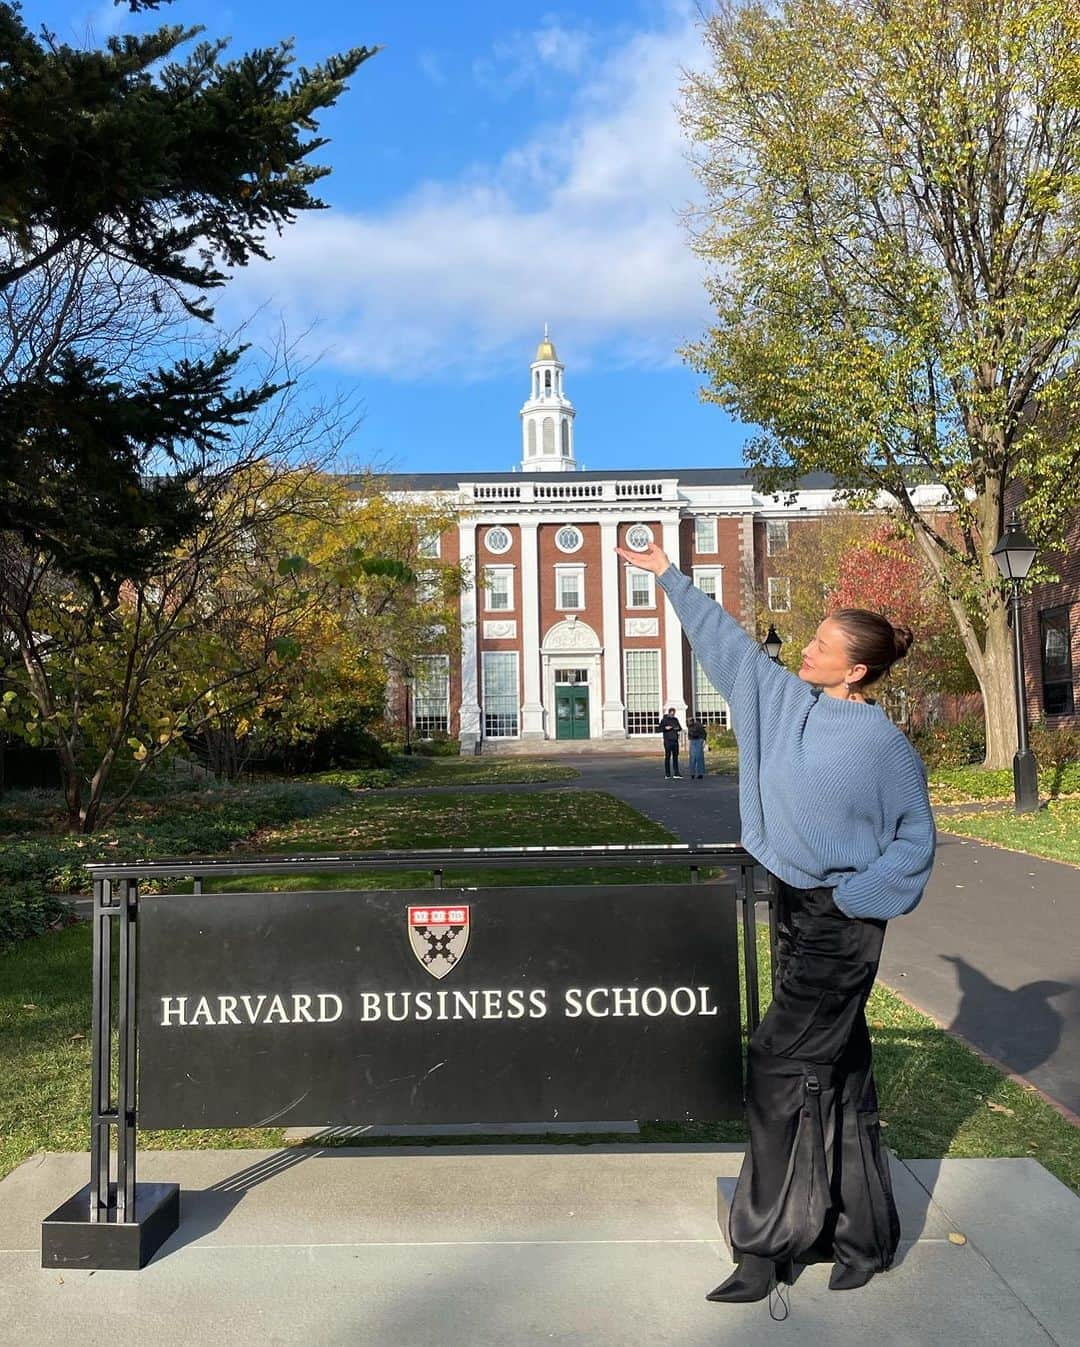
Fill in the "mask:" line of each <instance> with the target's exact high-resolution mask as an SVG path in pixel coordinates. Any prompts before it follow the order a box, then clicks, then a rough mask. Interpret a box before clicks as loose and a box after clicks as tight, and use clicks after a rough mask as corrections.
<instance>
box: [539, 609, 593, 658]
mask: <svg viewBox="0 0 1080 1347" xmlns="http://www.w3.org/2000/svg"><path fill="white" fill-rule="evenodd" d="M542 649H544V650H545V651H550V650H597V651H598V650H599V649H600V639H599V637H598V636H597V634H596V632H595V631H593V629H592V627H590V626H589V624H588V623H587V622H580V621H579V620H578V619H577V618H576V617H567V618H564V619H563V620H562V621H561V622H556V623H555V625H554V626H553V627H549V628H548V630H547V634H546V635H545V637H544V644H543V647H542Z"/></svg>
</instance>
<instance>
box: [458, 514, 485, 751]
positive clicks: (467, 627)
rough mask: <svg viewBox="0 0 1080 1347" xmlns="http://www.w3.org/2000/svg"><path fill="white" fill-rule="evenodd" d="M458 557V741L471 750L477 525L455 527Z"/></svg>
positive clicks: (475, 711)
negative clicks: (460, 587) (460, 584)
mask: <svg viewBox="0 0 1080 1347" xmlns="http://www.w3.org/2000/svg"><path fill="white" fill-rule="evenodd" d="M458 557H459V565H460V566H461V573H462V577H463V579H464V582H465V588H464V589H463V590H462V591H461V708H460V711H459V713H458V714H459V717H460V724H459V728H458V738H459V739H460V740H461V746H462V748H463V749H471V748H472V746H473V745H474V744H475V743H476V742H477V740H478V739H479V738H480V684H479V670H478V669H477V662H476V525H475V524H474V523H473V522H472V520H469V519H463V520H462V521H461V522H460V523H459V524H458Z"/></svg>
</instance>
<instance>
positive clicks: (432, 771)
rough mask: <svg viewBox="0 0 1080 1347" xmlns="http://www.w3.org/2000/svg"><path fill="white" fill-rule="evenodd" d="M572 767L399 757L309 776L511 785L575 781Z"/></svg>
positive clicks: (361, 782) (337, 781)
mask: <svg viewBox="0 0 1080 1347" xmlns="http://www.w3.org/2000/svg"><path fill="white" fill-rule="evenodd" d="M579 775H580V774H579V772H578V771H577V769H576V768H575V767H570V766H567V765H566V764H565V763H557V762H538V761H536V760H535V759H530V758H505V759H492V758H489V759H488V760H487V761H486V762H485V761H484V759H483V758H425V757H421V756H414V757H412V758H398V759H396V760H395V763H394V766H393V767H392V768H391V769H389V771H387V772H382V773H379V772H376V773H373V772H372V771H371V769H370V768H364V769H361V770H357V771H350V770H348V769H342V770H340V771H333V772H319V773H317V774H316V775H314V776H312V777H311V778H310V779H311V780H312V781H317V782H320V783H323V784H325V785H330V786H346V787H348V788H349V789H353V790H356V789H364V788H367V787H369V785H370V782H371V780H372V778H374V779H375V780H376V781H377V782H379V783H380V784H381V785H382V786H383V787H385V786H410V787H412V786H513V785H526V784H529V783H531V782H534V781H575V780H576V779H577V777H578V776H579Z"/></svg>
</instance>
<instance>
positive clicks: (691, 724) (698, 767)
mask: <svg viewBox="0 0 1080 1347" xmlns="http://www.w3.org/2000/svg"><path fill="white" fill-rule="evenodd" d="M707 733H708V732H707V730H706V729H705V726H704V724H703V723H702V722H701V721H700V720H698V718H697V716H693V717H692V718H691V719H690V720H688V721H687V722H686V741H687V743H688V744H689V745H690V779H691V781H693V780H694V779H695V777H696V778H697V780H699V781H703V780H704V779H705V737H706V734H707Z"/></svg>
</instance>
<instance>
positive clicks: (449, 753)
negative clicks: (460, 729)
mask: <svg viewBox="0 0 1080 1347" xmlns="http://www.w3.org/2000/svg"><path fill="white" fill-rule="evenodd" d="M413 751H414V752H415V753H421V754H423V756H424V757H425V758H457V757H460V756H461V740H460V739H451V738H450V736H449V735H448V734H433V735H432V736H431V738H430V739H414V740H413Z"/></svg>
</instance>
